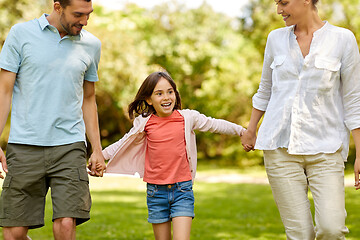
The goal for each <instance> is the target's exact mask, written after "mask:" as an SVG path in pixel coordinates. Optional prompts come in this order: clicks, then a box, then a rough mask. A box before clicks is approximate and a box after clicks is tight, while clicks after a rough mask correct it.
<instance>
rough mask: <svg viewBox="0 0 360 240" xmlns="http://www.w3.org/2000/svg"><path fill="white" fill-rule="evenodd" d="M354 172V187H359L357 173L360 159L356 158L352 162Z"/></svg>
mask: <svg viewBox="0 0 360 240" xmlns="http://www.w3.org/2000/svg"><path fill="white" fill-rule="evenodd" d="M354 174H355V184H354V186H355V189H356V190H358V189H360V183H359V174H360V159H358V158H356V159H355V163H354Z"/></svg>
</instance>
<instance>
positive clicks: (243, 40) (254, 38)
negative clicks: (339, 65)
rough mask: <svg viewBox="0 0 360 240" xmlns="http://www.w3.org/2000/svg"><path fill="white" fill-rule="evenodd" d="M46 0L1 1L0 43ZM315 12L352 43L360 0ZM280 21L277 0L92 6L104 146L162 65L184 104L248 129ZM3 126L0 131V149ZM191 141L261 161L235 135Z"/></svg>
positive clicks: (247, 161)
mask: <svg viewBox="0 0 360 240" xmlns="http://www.w3.org/2000/svg"><path fill="white" fill-rule="evenodd" d="M51 4H52V1H50V0H41V1H30V0H20V1H10V0H0V33H1V34H0V41H3V40H4V39H5V36H6V34H7V31H8V30H9V29H10V27H11V25H13V24H15V23H17V22H21V21H25V20H29V19H31V18H34V17H38V16H40V14H41V13H42V11H41V10H43V11H44V9H45V10H46V9H48V12H49V11H50V8H49V6H50V5H51ZM318 9H319V13H320V15H321V16H322V18H323V19H326V20H329V21H330V23H332V24H335V25H339V26H343V27H346V28H348V29H350V30H352V31H353V32H354V33H355V35H356V37H357V39H358V41H359V37H358V36H359V35H358V34H359V33H360V17H359V16H358V14H357V12H358V11H359V9H360V5H359V0H344V1H337V0H321V1H320V2H319V5H318ZM283 26H284V23H283V21H282V18H281V17H280V16H278V15H277V14H276V4H275V3H274V2H269V1H265V0H250V1H249V3H248V5H247V7H246V8H245V9H243V11H242V16H240V17H239V18H231V17H229V16H226V15H224V14H221V13H217V12H215V11H214V10H213V9H212V8H211V7H210V6H209V5H208V4H206V2H204V3H203V4H202V5H201V6H200V7H199V8H198V9H187V8H186V7H185V6H184V5H183V4H181V1H174V0H173V1H169V2H167V3H164V4H161V5H158V6H156V7H154V8H152V9H144V8H141V7H139V6H137V5H136V4H128V5H126V6H125V8H124V9H123V10H117V11H114V10H109V9H105V8H102V7H99V6H95V11H94V13H93V14H92V15H91V18H90V22H89V25H88V26H87V27H86V28H87V30H89V31H90V32H92V33H93V34H94V35H96V36H97V37H99V38H100V40H101V41H102V56H101V62H100V66H99V76H100V79H101V80H100V82H99V83H98V84H97V102H98V110H99V121H100V129H101V137H102V145H103V147H106V146H108V145H109V144H111V143H113V142H114V141H116V140H118V139H119V138H121V137H122V136H123V135H124V134H125V133H126V132H127V131H128V130H129V129H130V128H131V125H132V124H131V121H130V120H129V119H128V116H127V106H128V104H129V103H130V102H131V101H132V100H133V98H134V96H135V94H136V91H137V89H138V87H139V86H140V84H141V83H142V81H143V80H144V79H145V78H146V76H147V75H149V74H150V73H151V72H153V71H158V70H161V69H166V70H167V71H168V72H169V73H170V74H171V75H172V77H173V78H174V80H175V82H176V83H177V85H178V88H179V90H180V93H181V96H182V103H183V107H184V108H191V109H196V110H198V111H200V112H202V113H204V114H205V115H208V116H212V117H215V118H222V119H226V120H229V121H232V122H235V123H238V124H241V125H243V126H247V123H248V120H249V118H250V112H251V97H252V96H253V94H254V93H255V92H256V90H257V87H258V84H259V81H260V75H261V70H262V61H263V53H264V49H265V44H266V39H267V35H268V34H269V32H270V31H271V30H273V29H275V28H279V27H283ZM8 129H9V128H8V125H7V128H6V129H5V131H4V133H3V134H2V136H1V139H0V145H1V146H2V147H4V146H5V144H6V138H7V136H8ZM197 139H198V150H199V158H200V159H206V160H209V161H218V160H219V159H221V164H222V165H234V166H240V167H247V166H251V165H258V164H261V162H262V160H261V157H262V153H261V152H260V151H256V152H252V153H250V154H247V153H245V152H244V151H243V150H242V147H241V144H240V139H239V138H238V137H234V136H224V135H217V134H210V133H198V134H197ZM350 153H351V154H353V153H354V151H353V144H352V145H351V151H350ZM351 154H350V157H349V158H350V159H351V160H352V159H353V158H354V156H353V155H351ZM350 162H351V161H350Z"/></svg>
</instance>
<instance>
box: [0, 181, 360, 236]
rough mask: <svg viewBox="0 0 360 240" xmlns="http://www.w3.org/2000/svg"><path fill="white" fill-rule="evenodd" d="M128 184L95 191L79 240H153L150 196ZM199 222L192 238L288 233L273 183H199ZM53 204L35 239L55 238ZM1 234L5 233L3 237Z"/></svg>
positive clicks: (354, 218) (354, 215) (353, 210)
mask: <svg viewBox="0 0 360 240" xmlns="http://www.w3.org/2000/svg"><path fill="white" fill-rule="evenodd" d="M132 189H136V188H135V187H134V186H132V185H129V186H128V189H126V190H125V189H121V190H108V191H98V190H97V191H92V199H93V206H92V210H91V220H90V221H89V222H87V223H85V224H82V225H80V226H79V227H78V228H77V239H79V240H90V239H91V240H110V239H111V240H118V239H119V240H120V239H125V240H126V239H128V240H140V239H144V240H145V239H154V238H153V233H152V228H151V224H149V223H147V209H146V194H145V192H144V191H139V190H132ZM194 192H195V215H196V217H195V219H194V221H193V225H192V232H191V239H196V240H198V239H200V240H202V239H204V240H205V239H206V240H212V239H214V240H220V239H221V240H223V239H224V240H225V239H229V240H230V239H231V240H240V239H241V240H247V239H250V240H253V239H258V240H273V239H276V240H282V239H284V240H285V239H286V237H285V234H284V229H283V226H282V223H281V220H280V217H279V214H278V211H277V208H276V206H275V203H274V200H273V197H272V194H271V189H270V187H269V186H268V185H253V184H224V183H215V184H214V183H202V182H195V186H194ZM358 194H359V193H358V192H355V191H354V190H353V189H352V188H347V190H346V195H347V196H346V197H347V198H346V199H347V202H346V204H347V210H348V212H349V216H348V219H347V226H348V227H349V228H350V231H351V232H350V234H349V235H348V237H347V239H350V240H355V239H358V238H357V236H359V235H360V232H359V231H358V230H357V226H359V224H360V219H359V218H358V216H359V213H360V210H359V208H358V205H359V204H358V197H357V195H358ZM51 212H52V211H51V203H50V199H49V198H48V200H47V205H46V213H45V216H46V226H45V227H43V228H40V229H36V230H30V234H29V235H30V236H31V237H32V238H33V239H34V240H42V239H43V240H45V239H46V240H48V239H53V237H52V230H51V214H52V213H51ZM0 236H1V234H0Z"/></svg>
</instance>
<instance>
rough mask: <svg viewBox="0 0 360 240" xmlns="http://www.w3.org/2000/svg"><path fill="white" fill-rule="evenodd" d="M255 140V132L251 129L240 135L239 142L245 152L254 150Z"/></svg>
mask: <svg viewBox="0 0 360 240" xmlns="http://www.w3.org/2000/svg"><path fill="white" fill-rule="evenodd" d="M255 142H256V132H255V131H251V130H246V131H245V132H244V133H243V135H242V136H241V143H242V146H243V148H244V150H245V151H246V152H250V151H251V150H255V149H254V146H255Z"/></svg>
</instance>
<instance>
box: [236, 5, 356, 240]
mask: <svg viewBox="0 0 360 240" xmlns="http://www.w3.org/2000/svg"><path fill="white" fill-rule="evenodd" d="M317 1H318V0H275V2H276V4H277V13H278V14H280V15H281V16H282V17H283V20H284V21H285V23H286V27H284V28H280V29H277V30H274V31H272V32H271V33H270V34H269V36H268V40H267V44H266V49H265V56H264V66H263V73H262V77H261V83H260V86H259V89H258V91H257V93H256V94H255V95H254V97H253V111H252V115H251V119H250V123H249V126H248V130H247V131H246V132H245V134H244V135H243V138H242V142H243V146H244V149H245V150H246V151H250V150H253V149H254V148H255V149H261V150H264V162H265V168H266V172H267V175H268V178H269V182H270V185H271V188H272V191H273V195H274V199H275V202H276V204H277V206H278V209H279V212H280V216H281V219H282V221H283V224H284V226H285V231H286V235H287V238H288V239H299V240H306V239H315V237H316V239H318V240H320V239H326V240H331V239H345V234H346V233H347V232H348V229H347V228H346V226H345V218H346V211H345V196H344V195H345V194H344V192H345V191H344V160H346V158H347V155H348V146H349V134H350V131H349V130H351V131H352V134H353V137H354V141H355V145H356V152H357V154H360V130H359V128H360V57H359V50H358V46H357V43H356V40H355V37H354V35H353V34H352V33H351V32H350V31H349V30H346V29H343V28H339V27H335V26H333V25H331V24H330V23H328V22H326V21H322V20H321V19H320V17H319V15H318V12H317V7H316V4H317ZM264 113H265V114H264ZM263 114H264V119H263V122H262V124H261V127H260V129H259V133H258V138H257V139H256V128H257V125H258V122H259V120H260V118H261V117H262V115H263ZM255 141H256V144H255ZM354 167H355V188H356V189H359V188H360V185H359V171H360V160H359V157H358V156H357V157H356V161H355V166H354ZM308 187H309V188H310V190H311V192H312V195H313V199H314V204H315V224H316V227H314V225H313V220H312V215H311V211H310V203H309V199H308V196H307V191H308Z"/></svg>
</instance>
